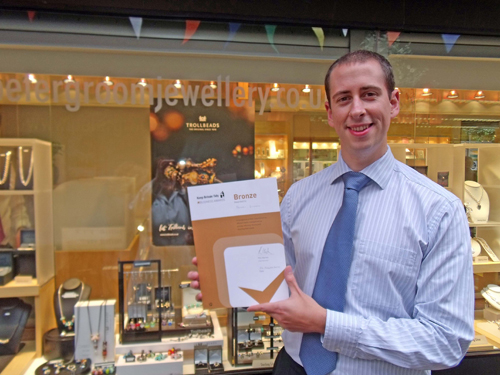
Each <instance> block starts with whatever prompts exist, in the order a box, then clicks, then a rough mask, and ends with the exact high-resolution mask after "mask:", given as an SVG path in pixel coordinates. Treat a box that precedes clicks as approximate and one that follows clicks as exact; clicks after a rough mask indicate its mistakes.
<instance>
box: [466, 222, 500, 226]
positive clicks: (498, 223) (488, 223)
mask: <svg viewBox="0 0 500 375" xmlns="http://www.w3.org/2000/svg"><path fill="white" fill-rule="evenodd" d="M499 226H500V221H488V222H486V223H469V227H470V228H487V227H499Z"/></svg>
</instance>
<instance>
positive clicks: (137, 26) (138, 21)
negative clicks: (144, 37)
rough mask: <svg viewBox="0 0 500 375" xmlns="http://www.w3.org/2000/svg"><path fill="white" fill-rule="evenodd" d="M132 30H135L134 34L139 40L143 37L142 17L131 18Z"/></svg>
mask: <svg viewBox="0 0 500 375" xmlns="http://www.w3.org/2000/svg"><path fill="white" fill-rule="evenodd" d="M128 19H129V20H130V23H131V24H132V28H133V29H134V34H135V37H136V38H137V39H139V38H140V36H141V29H142V17H129V18H128Z"/></svg>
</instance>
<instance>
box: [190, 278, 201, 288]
mask: <svg viewBox="0 0 500 375" xmlns="http://www.w3.org/2000/svg"><path fill="white" fill-rule="evenodd" d="M191 288H193V289H200V282H199V281H197V280H193V281H191Z"/></svg>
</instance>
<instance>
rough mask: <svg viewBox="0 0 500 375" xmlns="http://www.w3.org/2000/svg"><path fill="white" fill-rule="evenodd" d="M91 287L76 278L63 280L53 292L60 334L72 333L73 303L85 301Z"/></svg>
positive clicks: (73, 320)
mask: <svg viewBox="0 0 500 375" xmlns="http://www.w3.org/2000/svg"><path fill="white" fill-rule="evenodd" d="M91 291H92V288H91V287H90V286H89V285H86V284H84V283H83V282H82V281H81V280H79V279H77V278H73V279H69V280H66V281H65V282H63V283H62V284H61V285H60V286H59V288H58V289H57V290H56V292H55V293H54V311H55V313H56V321H57V328H58V329H59V333H60V334H61V335H66V334H74V327H75V325H74V324H75V305H76V304H77V303H78V302H80V301H87V300H88V299H89V297H90V292H91Z"/></svg>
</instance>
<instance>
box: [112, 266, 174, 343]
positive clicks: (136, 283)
mask: <svg viewBox="0 0 500 375" xmlns="http://www.w3.org/2000/svg"><path fill="white" fill-rule="evenodd" d="M118 265H119V276H118V280H119V306H120V308H119V313H120V323H119V326H120V338H121V342H122V343H132V342H147V341H150V342H153V341H161V336H162V324H161V323H162V322H161V319H162V318H161V316H162V305H164V302H163V300H162V299H161V296H159V297H160V299H159V300H156V293H155V295H153V293H154V292H155V290H156V289H157V288H158V289H159V290H162V285H161V262H160V261H159V260H148V261H135V262H134V261H125V262H119V263H118ZM160 294H161V293H160Z"/></svg>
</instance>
